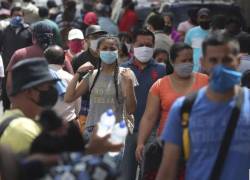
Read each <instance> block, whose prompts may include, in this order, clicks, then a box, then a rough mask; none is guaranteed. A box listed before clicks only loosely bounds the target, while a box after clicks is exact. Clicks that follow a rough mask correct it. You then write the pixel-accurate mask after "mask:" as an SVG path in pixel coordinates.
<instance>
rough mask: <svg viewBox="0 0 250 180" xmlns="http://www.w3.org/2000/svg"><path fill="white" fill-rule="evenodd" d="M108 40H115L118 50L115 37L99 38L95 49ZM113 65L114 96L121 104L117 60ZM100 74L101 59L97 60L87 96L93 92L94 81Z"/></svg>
mask: <svg viewBox="0 0 250 180" xmlns="http://www.w3.org/2000/svg"><path fill="white" fill-rule="evenodd" d="M108 39H112V40H115V41H116V42H117V47H118V49H119V40H118V39H117V38H115V37H112V36H104V37H103V38H101V39H100V40H99V42H98V45H97V48H98V49H99V48H100V46H101V44H102V43H103V42H105V41H106V40H108ZM115 63H116V64H115V71H114V85H115V96H116V100H117V102H118V103H119V104H120V103H121V102H120V99H119V92H118V73H119V66H118V62H117V60H116V62H115ZM100 72H101V59H100V58H99V60H98V66H97V73H96V76H95V78H94V81H93V83H92V85H91V87H90V91H89V94H91V92H92V90H93V88H94V86H95V83H96V81H97V79H98V77H99V75H100Z"/></svg>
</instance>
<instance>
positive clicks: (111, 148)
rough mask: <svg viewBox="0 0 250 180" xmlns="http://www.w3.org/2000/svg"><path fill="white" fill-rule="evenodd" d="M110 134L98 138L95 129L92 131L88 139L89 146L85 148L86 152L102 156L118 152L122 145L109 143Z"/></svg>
mask: <svg viewBox="0 0 250 180" xmlns="http://www.w3.org/2000/svg"><path fill="white" fill-rule="evenodd" d="M109 138H110V134H108V135H106V136H104V137H99V136H98V135H97V127H96V128H95V129H94V131H93V134H92V136H91V137H90V141H89V144H88V145H87V146H86V152H87V153H89V154H104V153H106V152H118V151H120V150H121V148H122V147H123V144H112V143H111V142H110V141H109Z"/></svg>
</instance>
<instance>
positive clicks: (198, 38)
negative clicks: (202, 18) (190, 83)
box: [185, 26, 208, 72]
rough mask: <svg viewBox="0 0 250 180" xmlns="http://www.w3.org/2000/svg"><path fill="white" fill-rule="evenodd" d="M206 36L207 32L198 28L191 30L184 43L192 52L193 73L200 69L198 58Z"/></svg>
mask: <svg viewBox="0 0 250 180" xmlns="http://www.w3.org/2000/svg"><path fill="white" fill-rule="evenodd" d="M207 36H208V31H206V30H203V29H202V28H201V27H200V26H197V27H193V28H191V29H190V30H189V31H188V32H187V34H186V36H185V43H187V44H189V45H190V46H191V47H192V48H193V50H194V53H193V60H194V71H195V72H198V71H199V69H200V57H201V56H202V51H201V45H202V42H203V41H204V39H205V38H206V37H207Z"/></svg>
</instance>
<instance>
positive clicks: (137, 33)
mask: <svg viewBox="0 0 250 180" xmlns="http://www.w3.org/2000/svg"><path fill="white" fill-rule="evenodd" d="M138 36H152V38H153V43H154V42H155V35H154V34H153V33H152V32H151V31H149V30H147V29H139V30H138V31H135V32H134V33H133V42H136V40H137V37H138Z"/></svg>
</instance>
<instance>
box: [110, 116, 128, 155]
mask: <svg viewBox="0 0 250 180" xmlns="http://www.w3.org/2000/svg"><path fill="white" fill-rule="evenodd" d="M127 134H128V128H127V125H126V122H125V121H124V120H122V121H120V122H118V123H116V124H115V126H114V128H113V130H112V133H111V137H110V139H109V141H110V142H111V143H112V144H125V140H126V137H127ZM118 154H119V152H109V155H110V156H116V155H118Z"/></svg>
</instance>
